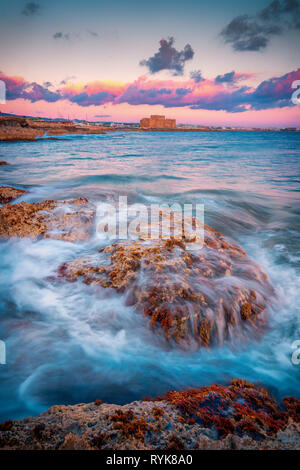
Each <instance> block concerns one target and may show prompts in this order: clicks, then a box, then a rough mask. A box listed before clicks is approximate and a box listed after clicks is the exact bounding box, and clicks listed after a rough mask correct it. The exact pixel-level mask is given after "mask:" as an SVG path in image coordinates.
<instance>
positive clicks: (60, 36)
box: [53, 31, 70, 40]
mask: <svg viewBox="0 0 300 470" xmlns="http://www.w3.org/2000/svg"><path fill="white" fill-rule="evenodd" d="M53 38H54V39H66V40H69V39H70V33H62V32H61V31H59V32H57V33H55V34H53Z"/></svg>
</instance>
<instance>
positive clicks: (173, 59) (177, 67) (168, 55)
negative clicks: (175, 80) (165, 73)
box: [140, 37, 194, 75]
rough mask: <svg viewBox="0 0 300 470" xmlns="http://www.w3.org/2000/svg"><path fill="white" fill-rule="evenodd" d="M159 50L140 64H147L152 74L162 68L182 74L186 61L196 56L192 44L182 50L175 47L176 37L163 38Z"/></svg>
mask: <svg viewBox="0 0 300 470" xmlns="http://www.w3.org/2000/svg"><path fill="white" fill-rule="evenodd" d="M159 44H160V47H159V50H158V52H156V53H155V54H154V56H152V57H149V59H145V60H142V61H141V62H140V65H143V66H146V67H148V69H149V72H150V73H151V74H153V73H156V72H159V71H160V70H170V71H172V73H173V75H182V74H183V71H184V66H185V62H186V61H187V60H191V59H192V58H193V57H194V51H193V49H192V47H191V46H190V44H186V45H185V46H184V48H183V50H182V51H178V50H177V49H175V47H173V45H174V38H173V37H169V38H168V39H161V40H160V41H159Z"/></svg>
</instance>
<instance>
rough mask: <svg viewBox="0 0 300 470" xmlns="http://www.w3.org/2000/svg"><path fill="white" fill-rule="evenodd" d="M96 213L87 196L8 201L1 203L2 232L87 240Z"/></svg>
mask: <svg viewBox="0 0 300 470" xmlns="http://www.w3.org/2000/svg"><path fill="white" fill-rule="evenodd" d="M10 189H12V188H10ZM14 191H19V190H14ZM0 194H1V193H0ZM6 202H7V201H6ZM94 213H95V211H94V208H93V206H92V205H91V204H90V203H89V202H88V200H87V199H83V198H78V199H76V200H73V201H52V200H49V201H42V202H39V203H28V202H24V201H23V202H21V203H16V204H13V205H12V204H6V205H4V206H2V207H0V236H1V237H6V238H8V237H29V238H32V239H36V238H53V239H57V240H65V241H84V240H87V239H88V238H89V235H90V229H91V226H92V223H93V220H94Z"/></svg>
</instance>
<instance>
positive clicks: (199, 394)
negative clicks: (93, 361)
mask: <svg viewBox="0 0 300 470" xmlns="http://www.w3.org/2000/svg"><path fill="white" fill-rule="evenodd" d="M0 448H1V449H7V450H14V449H39V450H71V449H74V450H99V449H109V450H124V449H129V450H132V449H140V450H142V449H150V450H152V449H161V450H175V449H178V450H182V449H199V450H202V449H259V450H264V449H265V450H267V449H274V450H275V449H276V450H277V449H293V450H296V449H297V450H299V449H300V400H298V399H296V398H292V397H287V398H284V399H283V400H282V402H281V403H280V404H278V403H277V402H276V400H275V399H274V398H273V397H272V396H271V395H270V393H269V392H268V391H267V390H266V389H265V388H263V387H261V386H259V385H254V384H253V383H249V382H246V381H245V380H239V379H235V380H233V381H232V382H231V383H230V384H229V385H228V386H223V385H210V386H207V387H202V388H196V389H191V390H186V391H183V392H175V391H171V392H169V393H167V394H166V395H163V396H161V397H158V398H155V399H147V400H145V401H135V402H133V403H130V404H128V405H124V406H119V405H114V404H106V403H102V401H101V400H96V401H95V402H94V403H89V404H78V405H70V406H64V405H60V406H59V405H56V406H53V407H51V408H50V409H49V410H48V411H46V412H45V413H42V414H41V415H39V416H37V417H34V418H32V417H30V418H25V419H22V420H20V421H5V422H4V423H2V424H0Z"/></svg>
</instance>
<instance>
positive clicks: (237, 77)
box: [215, 70, 253, 85]
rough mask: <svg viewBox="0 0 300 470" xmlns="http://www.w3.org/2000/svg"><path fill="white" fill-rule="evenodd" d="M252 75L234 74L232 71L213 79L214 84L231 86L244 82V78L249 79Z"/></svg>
mask: <svg viewBox="0 0 300 470" xmlns="http://www.w3.org/2000/svg"><path fill="white" fill-rule="evenodd" d="M252 76H253V74H251V73H236V72H235V71H234V70H233V71H232V72H227V73H224V74H223V75H217V76H216V78H215V83H227V84H230V85H233V84H234V83H236V82H239V81H241V80H245V79H246V78H251V77H252Z"/></svg>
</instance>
